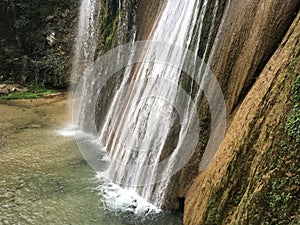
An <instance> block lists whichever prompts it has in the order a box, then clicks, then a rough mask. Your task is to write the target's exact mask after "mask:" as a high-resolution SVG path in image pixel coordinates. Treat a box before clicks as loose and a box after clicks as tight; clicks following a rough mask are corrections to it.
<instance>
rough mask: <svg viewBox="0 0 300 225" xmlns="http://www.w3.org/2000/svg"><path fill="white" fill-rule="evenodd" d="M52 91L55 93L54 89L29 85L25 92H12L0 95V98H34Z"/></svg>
mask: <svg viewBox="0 0 300 225" xmlns="http://www.w3.org/2000/svg"><path fill="white" fill-rule="evenodd" d="M53 93H56V91H54V90H49V89H46V88H44V87H36V86H29V87H28V91H27V92H12V93H9V94H7V95H1V96H0V100H11V99H35V98H40V97H42V96H45V95H49V94H53Z"/></svg>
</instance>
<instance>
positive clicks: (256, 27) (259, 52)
mask: <svg viewBox="0 0 300 225" xmlns="http://www.w3.org/2000/svg"><path fill="white" fill-rule="evenodd" d="M298 7H299V1H295V0H288V1H284V2H283V1H280V0H274V1H271V0H264V1H259V0H246V1H239V0H233V1H232V2H231V4H230V8H229V10H228V13H227V16H226V19H225V22H224V27H223V30H222V33H221V35H220V41H219V43H218V44H217V47H216V53H215V56H214V60H213V61H212V65H211V67H212V70H213V72H214V73H215V74H216V76H217V77H218V80H219V82H220V84H221V86H222V89H223V92H224V94H225V98H226V101H227V107H228V108H227V110H228V113H229V114H230V113H231V112H232V110H233V109H234V108H235V106H237V104H238V103H239V102H240V101H241V100H242V99H243V98H244V97H245V95H246V94H247V92H248V90H249V88H250V87H251V85H253V83H254V82H255V79H256V78H257V76H258V75H259V74H260V72H261V71H262V69H263V68H264V66H265V64H266V63H267V61H268V60H269V59H270V57H271V56H272V54H273V53H274V51H275V50H276V48H277V47H278V44H279V43H280V41H281V39H282V38H283V35H284V34H285V33H286V31H287V29H288V28H289V26H290V24H291V22H292V20H293V18H294V17H295V12H296V11H297V8H298Z"/></svg>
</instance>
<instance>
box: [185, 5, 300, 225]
mask: <svg viewBox="0 0 300 225" xmlns="http://www.w3.org/2000/svg"><path fill="white" fill-rule="evenodd" d="M255 2H256V5H255ZM232 4H233V6H235V7H236V8H235V10H237V11H235V12H229V13H228V16H230V15H241V13H242V12H241V11H240V10H241V9H243V10H246V11H247V14H249V15H253V16H255V18H254V17H253V18H254V22H253V21H251V20H252V19H249V15H248V19H247V20H249V21H246V18H245V21H243V16H242V17H241V20H240V22H241V23H242V24H244V26H241V25H239V22H238V20H237V19H236V20H237V21H236V22H234V18H230V17H229V18H228V19H227V20H226V24H227V25H228V24H229V25H230V24H231V23H232V25H230V26H229V27H226V25H225V31H226V30H227V34H228V35H233V36H229V37H227V36H226V35H225V34H226V32H225V33H224V34H223V35H225V36H224V40H227V41H228V42H226V41H225V42H224V43H222V42H221V43H220V44H219V45H218V48H219V49H224V51H225V52H220V54H219V56H218V57H220V58H219V59H220V60H221V62H222V63H221V64H222V65H221V64H220V65H219V66H218V63H217V62H215V64H214V66H215V67H214V68H215V70H216V69H221V68H228V69H230V70H229V71H228V72H227V74H225V75H227V76H228V77H229V79H228V80H227V82H225V81H226V79H225V80H224V82H223V83H222V84H223V87H224V86H226V87H228V90H229V91H231V93H232V96H231V97H230V98H229V93H230V92H229V91H227V92H226V93H227V99H229V101H228V106H229V109H231V110H232V109H233V106H234V105H235V104H236V103H237V102H238V101H241V100H242V99H241V96H242V92H241V90H243V89H245V90H246V91H247V90H248V89H250V91H247V94H246V93H245V94H246V97H245V98H244V99H243V102H242V103H241V104H240V106H239V108H238V109H237V110H236V112H235V114H233V113H232V114H231V116H232V120H231V123H230V125H229V127H228V130H227V134H226V136H225V139H224V140H223V143H222V145H221V147H220V149H219V152H218V154H217V156H216V158H215V159H214V161H213V162H212V163H211V164H210V166H209V167H208V169H207V170H206V171H204V172H203V173H201V174H199V175H198V176H197V178H196V180H195V181H194V183H193V185H192V186H191V187H190V189H189V191H188V193H187V195H186V198H185V208H184V214H185V215H184V224H188V225H194V224H261V223H263V222H266V221H267V219H270V218H268V215H269V216H270V215H272V212H273V211H274V210H277V209H275V208H276V207H275V208H274V207H273V208H272V207H271V206H268V203H266V201H265V198H267V197H269V195H274V193H273V192H272V191H274V190H271V191H270V190H269V189H268V187H270V188H273V186H274V185H276V183H272V182H270V179H273V178H272V177H273V176H274V173H276V171H277V170H280V169H282V168H284V167H282V168H281V167H280V166H278V165H276V166H275V167H276V169H275V170H274V168H273V167H272V163H274V158H275V157H277V156H276V155H275V153H274V152H273V153H271V155H269V156H268V157H266V155H268V151H270V149H271V150H272V149H273V151H274V149H275V148H276V146H280V148H279V153H280V154H282V152H283V150H284V148H283V144H282V139H281V138H282V136H284V135H283V134H282V132H283V131H282V129H283V127H284V124H285V121H286V116H287V115H288V114H289V111H290V106H289V98H290V96H289V95H290V90H291V86H292V83H293V80H295V77H296V76H295V74H300V64H299V62H300V60H299V53H300V44H299V39H300V13H299V12H298V16H297V17H296V18H295V19H294V22H293V24H292V25H291V26H289V23H288V21H291V20H292V19H293V18H294V13H295V12H297V11H298V8H297V7H298V5H299V1H286V2H284V3H281V2H280V1H272V2H271V1H261V2H260V3H258V1H252V2H250V1H246V2H241V3H240V4H239V2H238V1H233V2H232ZM242 4H245V5H244V6H242ZM254 6H255V7H254ZM240 7H242V8H240ZM250 9H251V10H250ZM250 21H251V24H248V23H250ZM233 24H236V26H237V27H235V26H234V25H233ZM284 24H285V25H284ZM279 28H280V29H279ZM288 28H289V29H288ZM287 29H288V31H287V32H286V35H285V37H284V39H283V40H282V41H281V42H277V43H276V40H277V41H279V40H281V39H282V38H281V37H280V38H279V37H278V35H280V34H283V33H284V31H286V30H287ZM231 30H235V31H236V32H234V33H230V32H229V31H231ZM238 30H240V31H241V33H242V34H244V35H245V36H241V37H240V38H238V37H237V36H236V35H239V34H238V32H237V31H238ZM250 31H253V32H250ZM254 31H255V32H254ZM246 34H247V35H246ZM230 37H231V38H230ZM226 43H227V44H228V46H227V47H226ZM235 45H237V46H238V47H241V49H235ZM227 48H228V49H227ZM229 48H232V50H230V49H229ZM274 50H275V52H274V53H273V52H272V51H274ZM226 52H229V53H230V54H229V55H226V54H225V53H226ZM270 54H271V55H272V56H271V58H270V59H269V61H268V63H266V62H264V61H265V60H266V58H267V56H268V55H270ZM221 56H222V57H224V58H222V57H221ZM230 57H231V58H230ZM235 57H237V59H238V60H237V61H235V60H232V59H235ZM246 59H248V61H246ZM229 62H231V64H230V63H229ZM238 63H240V64H238ZM262 67H263V70H262V72H260V70H261V69H262ZM242 68H244V70H242ZM217 71H218V70H217ZM238 71H239V72H240V74H237V72H238ZM257 74H259V76H257ZM225 75H223V76H222V74H219V78H222V77H223V78H224V76H225ZM238 75H239V76H238ZM253 77H257V80H256V82H255V84H254V85H251V82H250V83H248V82H249V80H251V79H252V78H253ZM220 80H221V81H223V80H222V79H220ZM234 82H236V86H235V85H234ZM247 85H251V86H248V87H247ZM239 96H240V97H239ZM279 143H280V144H279ZM285 145H288V146H289V143H285ZM298 147H299V145H298ZM292 151H293V149H292V148H289V147H288V151H287V152H288V153H289V152H292ZM296 152H297V151H296ZM294 154H296V153H294ZM289 157H290V165H293V163H295V162H296V161H295V158H297V157H296V155H294V157H293V155H289ZM281 160H282V161H285V160H286V159H281ZM277 163H279V162H278V161H276V164H277ZM272 168H273V169H272ZM283 174H284V173H283ZM280 176H282V177H279V178H280V180H281V182H282V184H284V180H285V179H287V180H290V177H291V176H292V175H290V174H288V175H286V176H287V177H286V176H285V175H282V174H281V175H280ZM272 185H273V186H272ZM286 188H289V189H292V188H291V187H289V186H287V187H286ZM280 191H281V193H284V192H286V191H287V189H285V188H282V189H280ZM290 193H291V194H290V195H289V196H291V197H290V198H289V203H288V202H286V203H285V204H286V208H284V207H283V208H284V209H286V210H285V213H291V214H289V216H288V218H287V219H288V220H289V223H290V222H291V223H292V220H294V221H293V222H296V221H295V220H296V219H295V218H296V216H295V214H293V213H296V211H295V212H293V209H292V208H291V209H290V207H294V208H295V210H297V208H298V207H297V204H298V203H297V199H293V197H292V196H293V191H290ZM270 197H272V196H270ZM274 201H275V200H274ZM278 202H280V201H279V200H278ZM271 203H272V204H276V202H271ZM288 204H290V205H288ZM293 205H294V206H293ZM268 207H269V208H268ZM278 207H282V206H281V205H278ZM255 210H256V211H255ZM268 210H270V211H268ZM268 213H269V214H268ZM279 214H280V213H279ZM276 216H277V215H276ZM271 219H272V218H271ZM272 221H276V220H273V219H272ZM278 221H279V220H277V222H278ZM277 222H275V223H277ZM281 222H282V220H281ZM275 223H274V224H275ZM296 223H297V222H296Z"/></svg>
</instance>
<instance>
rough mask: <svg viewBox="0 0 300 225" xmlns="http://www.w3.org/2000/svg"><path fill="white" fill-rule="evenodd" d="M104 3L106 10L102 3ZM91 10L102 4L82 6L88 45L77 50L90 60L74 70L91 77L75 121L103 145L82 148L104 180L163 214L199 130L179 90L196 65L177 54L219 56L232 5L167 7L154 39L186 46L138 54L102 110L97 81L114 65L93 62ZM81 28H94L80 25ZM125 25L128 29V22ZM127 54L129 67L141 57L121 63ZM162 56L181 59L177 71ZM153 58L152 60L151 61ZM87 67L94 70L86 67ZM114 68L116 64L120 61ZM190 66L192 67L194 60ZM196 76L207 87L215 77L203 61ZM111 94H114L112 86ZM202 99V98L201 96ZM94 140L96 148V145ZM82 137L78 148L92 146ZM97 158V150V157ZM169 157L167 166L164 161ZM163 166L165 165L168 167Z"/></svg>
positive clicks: (192, 1)
mask: <svg viewBox="0 0 300 225" xmlns="http://www.w3.org/2000/svg"><path fill="white" fill-rule="evenodd" d="M97 2H98V3H100V4H98V5H101V1H97ZM121 2H123V1H121ZM125 2H126V1H125ZM84 4H86V5H87V6H88V7H85V6H84ZM90 5H95V1H94V0H84V1H83V3H82V6H81V7H82V8H81V13H80V26H79V34H78V35H79V37H78V39H77V40H78V42H79V43H77V46H80V45H81V46H82V47H81V48H78V49H77V51H79V52H80V51H83V52H85V53H87V54H83V55H81V56H80V57H81V58H80V59H78V58H75V68H78V67H80V68H81V70H78V69H76V73H75V74H74V77H75V78H77V77H78V73H77V71H85V74H87V76H83V77H82V80H81V83H80V85H79V86H80V87H79V88H77V90H76V98H78V99H81V100H80V101H78V102H75V104H74V105H75V108H76V111H77V112H76V113H75V114H73V115H75V116H74V118H75V120H74V121H75V125H78V126H79V130H81V131H85V132H86V133H91V135H92V136H93V137H94V140H95V143H96V142H97V141H99V142H100V143H98V142H97V143H98V147H97V144H96V145H95V146H94V147H92V146H90V147H89V146H83V145H82V147H81V149H82V150H83V152H84V153H83V154H84V155H85V158H86V159H87V161H94V164H95V158H97V157H99V162H96V164H97V163H98V165H96V166H94V168H96V170H98V172H99V175H102V176H103V177H105V178H106V179H108V180H110V181H111V182H113V183H116V184H119V185H121V186H123V187H125V188H126V189H129V190H132V191H134V192H136V193H138V194H139V195H140V196H142V198H144V199H145V200H147V201H149V202H151V203H152V204H154V205H155V206H156V207H158V208H162V207H163V204H164V201H165V194H166V191H165V190H166V188H167V185H168V183H169V180H170V178H171V176H172V175H173V174H174V173H175V172H177V171H176V169H177V167H178V166H177V165H176V164H177V161H180V160H181V159H180V158H185V157H187V156H185V157H183V152H182V151H180V149H181V146H183V145H184V142H185V141H186V130H188V129H189V126H191V124H193V118H194V116H193V115H194V113H195V109H194V107H193V101H192V100H188V99H187V98H185V99H187V101H184V102H183V101H182V99H183V98H182V94H181V88H180V87H179V86H178V84H179V82H180V78H181V75H182V70H183V67H184V66H183V65H184V64H185V63H186V62H187V61H188V60H189V56H188V54H187V51H184V50H178V49H180V47H182V48H188V49H190V50H192V51H194V52H196V53H198V54H200V53H201V54H200V56H201V57H203V58H204V59H206V61H207V60H208V59H209V58H210V57H211V55H213V51H211V50H212V49H214V44H215V39H216V36H217V33H218V29H219V26H220V24H221V18H222V14H223V13H224V10H225V8H226V7H225V3H222V2H221V1H219V0H215V1H208V0H184V1H183V0H168V1H166V3H165V6H164V8H163V10H162V12H161V14H160V16H159V17H158V18H157V21H156V23H155V26H154V28H153V29H152V32H151V34H150V36H149V39H151V40H152V41H157V42H167V43H170V44H173V45H176V46H179V48H175V47H174V48H165V49H164V48H163V50H162V48H161V46H159V45H155V44H152V45H150V46H147V47H145V48H144V49H143V50H142V51H141V52H142V53H140V55H139V56H138V57H139V58H140V59H141V60H140V61H141V63H140V64H134V65H128V66H127V67H126V68H124V70H122V71H121V72H120V73H121V74H122V76H121V77H122V79H119V80H120V82H119V86H118V84H113V85H110V86H115V87H116V86H117V91H115V92H112V93H113V94H112V96H110V97H109V98H110V100H111V102H110V103H109V104H108V105H105V106H104V105H103V104H98V105H97V106H96V109H95V107H94V106H93V104H97V102H96V101H94V100H93V99H94V98H95V96H96V98H97V96H98V95H99V92H100V90H102V86H103V82H100V81H98V80H97V79H103V78H104V77H106V76H109V75H110V74H109V72H108V71H109V68H107V67H108V64H106V67H105V65H104V66H101V65H100V64H101V62H98V61H96V62H95V64H93V63H94V61H93V60H90V59H89V58H90V56H94V53H95V45H94V44H89V43H90V42H91V40H94V38H93V37H94V36H93V35H94V30H95V27H97V26H98V25H99V24H98V23H97V21H94V20H93V19H91V18H95V16H94V15H95V10H94V8H93V7H89V6H90ZM96 5H97V4H96ZM89 9H90V10H89ZM127 10H128V9H127ZM96 11H97V10H96ZM125 21H126V20H125ZM82 23H83V24H88V26H85V27H84V26H81V24H82ZM125 23H126V22H125ZM122 27H128V26H124V23H122ZM87 28H88V29H87ZM126 31H127V30H126ZM120 33H122V29H120ZM89 34H91V35H89ZM82 37H85V38H83V39H82ZM132 37H133V39H132V41H135V39H134V37H135V35H132ZM138 52H139V51H138ZM122 54H123V55H126V54H127V55H128V56H127V57H128V59H129V61H130V59H132V58H135V57H137V56H136V52H135V51H134V50H133V51H128V52H127V53H124V52H121V53H120V60H121V59H122ZM162 54H163V55H164V57H165V59H175V58H176V62H177V65H168V64H163V63H157V62H156V61H158V59H161V58H162V57H161V55H162ZM77 55H80V54H79V53H77ZM148 58H151V59H152V62H148V61H146V59H148ZM81 61H82V62H83V63H82V64H80V62H81ZM87 61H88V62H90V66H91V67H86V66H85V65H86V62H87ZM107 63H109V62H107ZM110 63H111V64H114V63H115V62H114V59H112V60H111V62H110ZM188 63H189V64H191V65H193V63H195V62H188ZM116 64H118V63H116ZM92 65H93V66H92ZM95 68H98V69H95ZM99 68H100V69H99ZM200 71H201V72H200ZM194 72H195V71H194ZM197 72H198V73H199V74H198V75H196V77H195V79H196V80H199V81H200V82H201V79H204V78H203V77H205V76H206V74H207V73H208V72H207V69H206V67H205V63H204V61H202V62H201V63H200V67H197V71H196V73H197ZM107 89H108V90H107V92H109V93H111V92H110V90H109V87H107ZM102 94H103V93H102ZM199 94H200V92H199V93H198V94H197V95H196V96H198V95H199ZM104 95H105V94H104ZM108 95H110V94H108ZM99 98H101V95H100V96H99ZM180 100H181V101H182V102H183V104H181V105H180V109H179V111H181V113H180V114H179V112H178V109H177V108H176V109H174V106H176V105H179V103H178V102H179V101H180ZM75 101H76V100H75ZM182 102H181V103H182ZM91 105H92V106H91ZM104 107H107V108H108V109H107V110H106V111H105V115H100V117H101V118H102V119H100V120H99V118H97V115H94V114H95V111H96V114H97V111H100V110H101V109H102V108H104ZM98 116H99V115H98ZM99 124H101V125H100V126H99ZM95 127H97V129H96V128H95ZM176 129H177V131H174V130H176ZM79 136H80V135H79ZM93 137H91V138H90V142H93ZM78 139H79V142H84V140H85V138H82V137H79V138H78ZM87 139H89V138H87ZM196 141H197V137H196ZM194 148H195V147H194ZM87 152H90V153H87ZM91 152H98V156H95V155H93V154H92V153H91ZM171 153H172V154H171ZM105 154H106V156H105ZM102 157H103V159H102ZM166 158H167V159H168V160H167V161H166V162H165V161H164V159H166ZM106 159H108V160H106ZM162 161H164V163H165V164H164V166H163V168H162V167H161V164H162ZM106 164H107V165H106Z"/></svg>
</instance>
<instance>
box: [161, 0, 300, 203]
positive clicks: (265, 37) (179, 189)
mask: <svg viewBox="0 0 300 225" xmlns="http://www.w3.org/2000/svg"><path fill="white" fill-rule="evenodd" d="M298 7H299V1H294V0H290V1H286V2H282V1H280V0H275V1H269V0H264V1H259V0H254V1H252V0H247V1H239V0H233V1H231V2H230V5H229V8H228V11H227V14H226V15H225V17H224V21H223V25H221V33H220V34H219V41H218V42H217V43H216V45H215V53H214V55H213V58H212V61H211V69H212V71H213V72H214V74H215V75H216V76H217V78H218V81H219V83H220V85H221V87H222V90H223V93H224V95H225V100H226V104H227V112H228V117H229V118H230V119H231V118H232V117H233V116H234V112H235V110H236V109H237V106H238V105H239V104H240V103H241V101H242V100H243V99H244V97H245V96H246V94H247V93H248V91H249V89H250V88H251V87H252V85H253V84H254V82H255V80H256V79H257V77H258V76H259V74H260V72H261V71H262V69H263V68H264V67H265V65H266V63H267V62H268V60H269V59H270V57H271V56H272V54H273V53H274V52H275V51H276V49H277V48H278V45H279V43H280V41H281V40H282V38H283V36H284V34H285V33H286V32H287V30H288V29H289V27H290V25H291V23H292V21H293V19H294V17H295V12H297V9H298ZM203 102H204V101H201V103H200V104H199V105H200V107H201V108H203V109H202V110H200V111H203V112H205V111H207V110H206V109H205V103H203ZM203 116H205V115H201V118H202V117H203ZM207 116H208V117H209V118H210V116H209V115H207ZM206 125H207V126H208V127H207V128H206V129H207V130H206V131H203V134H202V136H203V138H204V140H205V139H206V138H208V135H209V121H208V122H207V123H206ZM204 148H205V143H204V145H203V143H200V142H199V145H198V149H197V151H196V152H195V154H194V155H193V157H192V158H191V160H190V161H189V163H188V165H187V166H186V167H185V168H184V169H183V170H182V171H181V173H179V174H177V176H176V177H174V178H173V179H172V180H173V181H172V182H171V184H170V187H169V190H168V197H167V199H166V205H165V208H167V209H178V207H179V205H180V204H179V200H178V199H180V198H181V199H182V198H184V197H185V196H186V193H187V191H188V189H189V187H190V186H191V184H192V183H193V180H194V179H195V177H196V176H197V174H198V171H197V169H198V165H199V160H200V159H201V154H202V153H201V152H203V151H204Z"/></svg>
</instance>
